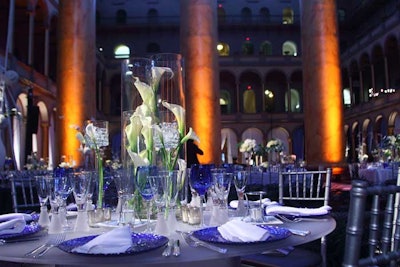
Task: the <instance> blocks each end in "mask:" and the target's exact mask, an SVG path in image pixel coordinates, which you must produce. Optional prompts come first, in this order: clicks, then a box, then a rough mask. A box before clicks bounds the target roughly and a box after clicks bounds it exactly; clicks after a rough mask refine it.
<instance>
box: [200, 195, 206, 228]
mask: <svg viewBox="0 0 400 267" xmlns="http://www.w3.org/2000/svg"><path fill="white" fill-rule="evenodd" d="M204 198H205V197H204V195H200V227H204V226H205V224H204V210H203V209H204V206H203V203H204Z"/></svg>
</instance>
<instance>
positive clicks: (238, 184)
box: [233, 170, 249, 216]
mask: <svg viewBox="0 0 400 267" xmlns="http://www.w3.org/2000/svg"><path fill="white" fill-rule="evenodd" d="M248 178H249V172H248V171H245V170H240V171H235V172H234V176H233V183H234V184H235V188H236V193H237V195H238V207H237V209H236V212H237V216H246V214H247V211H246V207H245V206H244V191H245V189H246V184H247V180H248Z"/></svg>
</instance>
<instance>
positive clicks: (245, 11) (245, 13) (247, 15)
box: [241, 7, 251, 22]
mask: <svg viewBox="0 0 400 267" xmlns="http://www.w3.org/2000/svg"><path fill="white" fill-rule="evenodd" d="M241 16H242V22H250V21H251V9H250V8H248V7H244V8H242V11H241Z"/></svg>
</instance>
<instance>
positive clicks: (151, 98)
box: [134, 77, 156, 112]
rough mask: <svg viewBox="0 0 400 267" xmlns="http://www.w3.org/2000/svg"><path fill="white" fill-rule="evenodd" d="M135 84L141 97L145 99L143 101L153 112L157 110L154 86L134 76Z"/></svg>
mask: <svg viewBox="0 0 400 267" xmlns="http://www.w3.org/2000/svg"><path fill="white" fill-rule="evenodd" d="M134 79H135V83H134V84H135V86H136V88H137V90H138V91H139V94H140V97H141V98H142V100H143V103H144V104H145V105H147V106H148V108H150V110H151V112H155V108H156V97H155V92H154V91H153V88H152V87H151V86H150V85H148V84H147V83H144V82H141V81H140V80H139V78H137V77H134Z"/></svg>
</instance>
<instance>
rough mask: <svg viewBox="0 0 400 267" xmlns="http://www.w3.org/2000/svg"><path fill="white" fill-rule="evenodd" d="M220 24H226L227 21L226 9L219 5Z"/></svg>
mask: <svg viewBox="0 0 400 267" xmlns="http://www.w3.org/2000/svg"><path fill="white" fill-rule="evenodd" d="M217 16H218V23H224V22H225V20H226V12H225V9H224V8H223V7H222V6H221V5H219V6H218V9H217Z"/></svg>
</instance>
